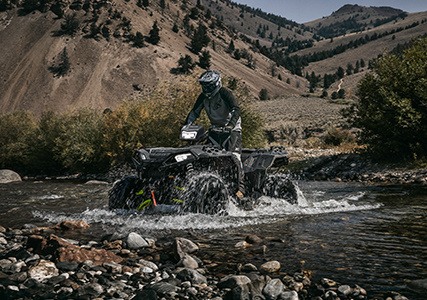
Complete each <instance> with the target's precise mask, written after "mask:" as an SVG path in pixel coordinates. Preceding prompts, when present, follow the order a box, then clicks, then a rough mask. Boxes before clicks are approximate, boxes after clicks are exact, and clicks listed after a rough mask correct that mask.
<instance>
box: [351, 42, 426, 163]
mask: <svg viewBox="0 0 427 300" xmlns="http://www.w3.org/2000/svg"><path fill="white" fill-rule="evenodd" d="M372 66H373V71H374V72H375V73H376V74H367V75H366V76H365V77H364V78H363V79H362V80H361V81H360V82H359V87H358V92H357V95H358V96H359V98H360V100H359V102H358V103H357V104H355V105H354V106H353V107H352V108H351V109H350V110H347V113H346V116H347V117H348V120H349V122H350V123H351V124H352V125H353V126H355V127H357V128H360V129H361V134H360V138H361V142H362V143H365V144H366V145H367V146H368V149H369V150H370V151H371V152H372V153H374V154H377V155H379V156H381V157H385V156H388V157H390V158H396V157H402V156H406V157H417V156H418V157H419V156H425V155H426V153H427V121H426V120H427V111H426V109H425V107H426V99H427V80H426V78H427V38H422V39H419V40H417V41H416V42H415V43H414V45H413V46H412V47H411V48H410V49H408V50H406V51H404V52H403V53H402V54H401V55H392V54H387V55H384V56H383V57H382V58H380V59H378V60H376V61H375V62H374V63H373V64H372Z"/></svg>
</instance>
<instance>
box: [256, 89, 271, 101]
mask: <svg viewBox="0 0 427 300" xmlns="http://www.w3.org/2000/svg"><path fill="white" fill-rule="evenodd" d="M258 97H259V100H268V99H270V96H269V95H268V90H267V89H261V91H260V92H259V95H258Z"/></svg>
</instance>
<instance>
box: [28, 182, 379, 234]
mask: <svg viewBox="0 0 427 300" xmlns="http://www.w3.org/2000/svg"><path fill="white" fill-rule="evenodd" d="M294 184H295V188H296V191H297V196H298V199H297V200H298V201H297V203H296V204H290V203H289V202H287V201H286V200H284V199H278V198H271V197H266V196H263V197H261V198H260V199H259V201H258V203H257V205H256V206H255V208H254V209H252V210H244V209H242V208H241V207H239V206H238V205H237V204H236V202H235V199H234V198H232V197H229V198H228V203H227V205H226V208H225V210H226V214H223V215H208V214H199V213H179V214H178V213H176V207H172V206H167V205H159V206H158V207H157V211H156V213H150V214H146V213H142V212H138V211H136V210H113V211H111V210H108V209H107V208H106V205H105V204H104V205H100V206H99V207H101V208H99V207H98V208H87V207H84V208H83V211H80V212H74V213H65V212H59V211H50V212H49V211H42V210H36V211H33V216H34V217H35V218H38V219H43V220H45V221H48V222H50V223H57V222H60V221H63V220H65V219H70V220H76V221H80V220H81V221H85V222H86V223H88V224H99V225H100V226H101V227H104V228H116V229H117V228H120V229H121V230H138V231H141V232H145V233H152V232H154V231H157V232H158V231H171V230H189V229H192V230H205V229H214V230H215V229H225V228H236V227H242V226H247V225H258V224H265V223H273V222H277V221H280V220H284V219H286V218H289V217H295V216H303V215H316V214H326V213H334V212H350V211H356V210H369V209H375V208H378V207H380V206H381V204H379V203H366V202H364V201H362V200H363V199H364V198H365V192H364V191H356V192H355V191H349V192H343V193H339V195H330V193H327V192H324V191H321V190H317V189H312V188H310V187H308V189H307V187H305V188H306V190H305V191H303V190H301V189H300V187H299V184H298V183H297V182H295V183H294ZM331 196H335V198H332V197H331Z"/></svg>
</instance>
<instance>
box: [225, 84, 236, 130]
mask: <svg viewBox="0 0 427 300" xmlns="http://www.w3.org/2000/svg"><path fill="white" fill-rule="evenodd" d="M220 93H221V97H222V99H224V102H225V103H226V105H227V106H228V108H229V109H230V112H231V118H230V121H229V122H228V124H227V125H230V126H231V127H234V126H236V123H237V120H239V118H240V107H239V105H238V104H237V101H236V98H235V97H234V95H233V93H232V92H231V91H230V90H228V89H226V88H222V89H221V91H220Z"/></svg>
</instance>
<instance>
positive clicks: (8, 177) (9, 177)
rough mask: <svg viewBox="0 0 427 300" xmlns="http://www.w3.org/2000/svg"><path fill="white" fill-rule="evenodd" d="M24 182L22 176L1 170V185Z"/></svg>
mask: <svg viewBox="0 0 427 300" xmlns="http://www.w3.org/2000/svg"><path fill="white" fill-rule="evenodd" d="M19 181H22V179H21V176H19V174H18V173H16V172H14V171H12V170H0V183H10V182H19Z"/></svg>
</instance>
